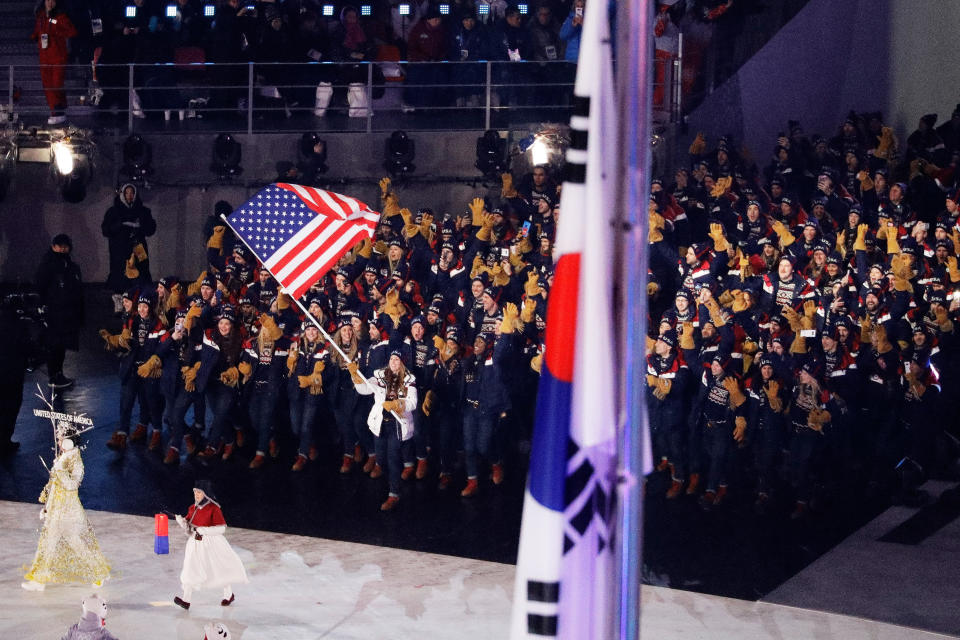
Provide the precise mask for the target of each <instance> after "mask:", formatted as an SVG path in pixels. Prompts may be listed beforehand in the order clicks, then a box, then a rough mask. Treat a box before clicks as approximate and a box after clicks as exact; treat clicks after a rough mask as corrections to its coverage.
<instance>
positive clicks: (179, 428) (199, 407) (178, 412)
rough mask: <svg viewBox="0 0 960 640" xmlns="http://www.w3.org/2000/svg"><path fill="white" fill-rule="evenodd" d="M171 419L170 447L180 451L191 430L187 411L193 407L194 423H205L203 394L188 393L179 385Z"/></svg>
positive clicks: (196, 392)
mask: <svg viewBox="0 0 960 640" xmlns="http://www.w3.org/2000/svg"><path fill="white" fill-rule="evenodd" d="M170 404H171V405H173V409H172V413H171V417H170V446H171V447H173V448H174V449H176V450H178V451H179V450H180V442H181V440H183V435H184V433H186V432H187V430H188V429H190V428H189V427H188V426H187V422H186V417H187V411H188V410H189V409H190V407H191V406H192V407H193V422H194V423H195V424H197V423H199V424H203V423H204V422H205V420H204V416H203V411H204V409H205V408H206V403H205V402H203V394H202V393H200V392H199V391H187V390H186V389H184V388H183V387H182V386H179V385H178V388H177V395H176V396H175V397H174V400H173V402H171V403H170Z"/></svg>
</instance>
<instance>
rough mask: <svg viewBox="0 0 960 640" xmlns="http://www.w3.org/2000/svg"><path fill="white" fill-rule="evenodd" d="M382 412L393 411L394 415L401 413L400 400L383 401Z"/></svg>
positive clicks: (401, 405) (401, 403)
mask: <svg viewBox="0 0 960 640" xmlns="http://www.w3.org/2000/svg"><path fill="white" fill-rule="evenodd" d="M383 410H384V411H395V412H396V413H402V412H403V402H402V401H401V400H385V401H384V403H383Z"/></svg>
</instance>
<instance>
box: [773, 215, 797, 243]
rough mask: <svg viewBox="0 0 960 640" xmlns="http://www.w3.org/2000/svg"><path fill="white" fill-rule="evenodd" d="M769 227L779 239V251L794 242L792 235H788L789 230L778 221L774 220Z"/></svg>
mask: <svg viewBox="0 0 960 640" xmlns="http://www.w3.org/2000/svg"><path fill="white" fill-rule="evenodd" d="M770 226H771V227H772V228H773V230H774V231H775V232H776V234H777V236H778V237H779V238H780V248H781V249H786V248H787V247H789V246H790V245H792V244H793V243H794V242H795V241H796V238H795V237H794V235H793V234H792V233H790V230H789V229H787V227H786V226H785V225H784V224H783V223H782V222H780V221H779V220H774V221H773V222H771V223H770Z"/></svg>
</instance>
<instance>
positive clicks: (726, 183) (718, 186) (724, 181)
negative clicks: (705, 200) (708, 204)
mask: <svg viewBox="0 0 960 640" xmlns="http://www.w3.org/2000/svg"><path fill="white" fill-rule="evenodd" d="M731 184H733V178H731V177H730V176H726V177H723V178H717V181H716V182H715V183H714V184H713V189H710V195H711V196H713V197H714V198H719V197H720V196H722V195H723V194H725V193H726V192H727V191H729V190H730V185H731Z"/></svg>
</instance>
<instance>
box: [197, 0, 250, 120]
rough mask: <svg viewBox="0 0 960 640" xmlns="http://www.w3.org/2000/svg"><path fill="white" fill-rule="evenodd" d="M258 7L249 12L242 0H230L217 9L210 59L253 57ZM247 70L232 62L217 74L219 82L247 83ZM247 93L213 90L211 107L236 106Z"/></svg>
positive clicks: (216, 60)
mask: <svg viewBox="0 0 960 640" xmlns="http://www.w3.org/2000/svg"><path fill="white" fill-rule="evenodd" d="M255 16H256V10H254V11H252V12H251V11H248V10H247V8H246V7H245V6H244V7H241V6H240V0H226V2H224V3H223V4H221V5H220V6H219V7H218V8H217V15H216V18H215V19H214V21H213V30H212V31H211V33H210V37H209V44H208V46H207V60H208V61H210V62H224V63H237V62H243V61H244V60H246V59H247V58H248V57H249V53H250V52H249V49H250V43H251V42H253V41H254V39H253V37H252V35H253V33H252V25H253V24H255V21H256V18H255ZM246 75H247V71H246V69H243V68H242V67H240V66H236V65H231V66H226V67H222V68H221V69H220V71H219V72H218V73H217V75H216V80H217V83H218V84H219V83H222V84H223V85H224V86H237V85H244V84H246ZM245 95H246V91H245V90H244V89H226V88H217V89H215V90H213V91H212V92H211V96H210V107H211V108H219V109H226V108H231V109H233V108H236V107H237V106H238V101H239V100H240V99H241V98H242V97H243V96H245Z"/></svg>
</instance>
